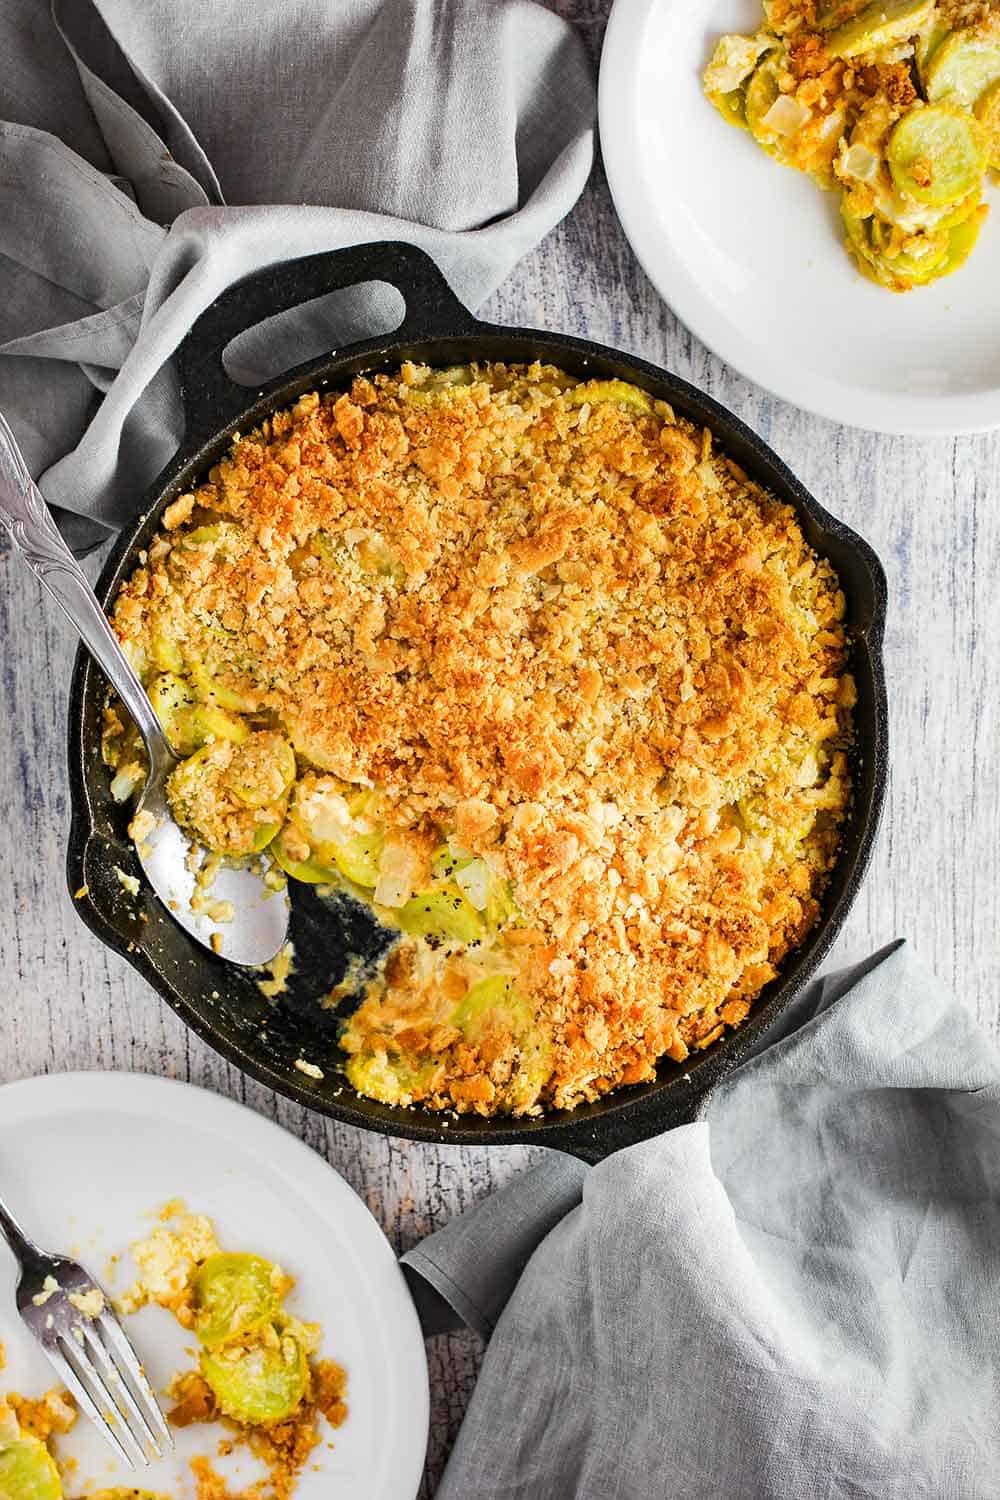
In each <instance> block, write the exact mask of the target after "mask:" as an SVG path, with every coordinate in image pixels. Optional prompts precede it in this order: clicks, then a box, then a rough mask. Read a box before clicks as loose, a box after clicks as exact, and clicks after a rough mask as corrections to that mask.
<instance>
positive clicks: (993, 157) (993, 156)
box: [976, 79, 1000, 172]
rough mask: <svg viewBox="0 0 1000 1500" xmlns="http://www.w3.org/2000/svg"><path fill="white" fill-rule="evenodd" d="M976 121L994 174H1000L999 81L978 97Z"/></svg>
mask: <svg viewBox="0 0 1000 1500" xmlns="http://www.w3.org/2000/svg"><path fill="white" fill-rule="evenodd" d="M976 119H977V120H978V121H979V128H980V130H981V131H982V135H983V148H984V150H985V152H986V155H987V157H988V159H989V164H990V166H991V167H992V168H993V170H994V172H1000V79H998V80H997V82H996V83H994V84H991V86H990V87H989V88H988V89H987V90H986V91H985V93H983V94H982V95H980V98H979V101H978V103H977V104H976Z"/></svg>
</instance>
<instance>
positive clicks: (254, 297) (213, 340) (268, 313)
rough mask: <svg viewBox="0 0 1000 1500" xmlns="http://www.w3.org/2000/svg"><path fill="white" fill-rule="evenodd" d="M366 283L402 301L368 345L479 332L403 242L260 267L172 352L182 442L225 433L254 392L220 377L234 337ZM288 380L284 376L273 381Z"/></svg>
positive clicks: (421, 256)
mask: <svg viewBox="0 0 1000 1500" xmlns="http://www.w3.org/2000/svg"><path fill="white" fill-rule="evenodd" d="M366 281H384V282H387V283H388V285H389V286H392V287H395V288H396V290H397V291H398V292H400V293H401V294H402V297H403V300H404V302H405V303H406V312H405V314H404V317H403V321H402V323H401V324H400V326H399V328H397V329H396V331H395V332H394V333H392V334H388V335H386V334H382V335H381V336H380V337H379V338H378V339H375V340H372V344H373V347H377V346H378V345H379V344H384V343H386V342H387V341H391V342H392V343H393V344H396V343H405V342H407V341H412V342H420V341H422V340H424V339H426V338H433V337H435V336H436V335H439V334H440V335H445V334H462V333H468V332H471V331H472V330H473V329H474V328H475V327H476V326H477V324H476V320H475V318H474V317H473V316H472V314H471V313H470V312H469V309H468V308H467V307H466V306H465V304H464V303H463V302H461V301H460V300H459V298H458V297H457V296H456V295H455V293H454V292H453V291H452V289H451V287H450V286H449V285H448V282H447V280H446V279H445V277H444V275H443V273H442V272H441V271H440V270H439V269H438V267H437V265H436V264H435V263H434V261H433V260H432V259H431V257H430V256H429V255H428V254H426V252H425V251H423V250H419V249H418V248H417V246H416V245H409V244H406V243H405V242H403V241H401V240H379V241H376V242H374V243H372V244H367V245H349V246H347V247H345V248H344V249H342V250H326V251H323V252H321V253H320V254H318V255H305V256H302V257H301V258H300V259H298V260H286V261H279V262H278V263H277V264H275V265H272V266H265V267H264V268H263V269H262V270H260V271H254V272H253V274H252V275H250V276H246V277H244V279H243V280H242V281H237V282H236V283H235V284H234V285H233V286H231V287H228V288H227V290H226V291H224V292H223V293H222V295H221V296H219V297H216V299H215V301H214V302H212V303H211V304H210V305H209V306H208V307H206V309H205V311H204V312H203V313H202V314H201V316H200V317H199V318H197V319H196V320H195V322H194V323H193V324H192V326H191V328H190V330H189V331H188V333H187V335H186V337H185V338H184V340H183V341H182V343H181V344H180V346H179V348H178V350H177V369H178V374H179V376H180V384H181V399H182V401H183V403H184V420H185V427H186V431H187V437H188V441H189V442H191V441H193V440H194V441H196V440H197V438H198V436H199V435H200V434H204V435H205V436H208V434H210V433H215V432H217V431H219V429H220V428H222V427H225V426H226V425H227V423H228V422H230V421H231V420H233V419H234V418H235V417H237V416H239V415H240V413H241V412H242V411H245V410H246V407H247V405H248V404H249V402H250V401H251V400H252V398H253V395H254V394H256V393H255V392H253V391H251V390H248V389H247V387H246V386H243V385H237V384H236V382H235V381H233V380H230V378H229V376H228V375H227V374H226V371H225V368H224V366H223V363H222V356H223V353H224V351H225V349H226V347H227V345H229V344H230V343H232V341H233V339H234V338H236V337H237V336H238V335H239V334H241V333H245V332H246V331H247V329H248V328H253V327H254V326H255V325H256V324H258V323H262V322H263V321H264V320H265V319H266V318H271V317H273V316H274V315H275V314H276V313H281V312H287V311H288V310H289V309H290V308H293V307H298V306H299V305H300V304H301V303H303V302H310V301H312V300H314V299H315V298H317V297H322V296H325V295H326V294H328V293H330V292H337V291H342V290H344V289H346V288H347V287H351V286H359V285H361V284H362V283H364V282H366ZM353 347H356V348H361V347H363V344H360V345H354V346H353ZM331 352H332V351H331ZM287 378H288V372H286V373H285V374H283V375H281V376H280V377H279V380H287Z"/></svg>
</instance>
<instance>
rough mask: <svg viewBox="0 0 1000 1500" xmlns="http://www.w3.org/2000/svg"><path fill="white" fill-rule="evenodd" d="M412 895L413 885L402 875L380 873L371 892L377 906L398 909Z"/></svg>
mask: <svg viewBox="0 0 1000 1500" xmlns="http://www.w3.org/2000/svg"><path fill="white" fill-rule="evenodd" d="M412 895H413V886H412V884H411V882H410V881H409V880H407V879H405V878H404V877H403V876H402V875H380V876H379V878H378V884H377V885H376V887H375V890H374V892H373V900H374V901H375V904H376V905H377V906H389V907H392V908H393V909H398V908H399V907H401V906H405V905H406V903H407V901H409V899H410V897H411V896H412Z"/></svg>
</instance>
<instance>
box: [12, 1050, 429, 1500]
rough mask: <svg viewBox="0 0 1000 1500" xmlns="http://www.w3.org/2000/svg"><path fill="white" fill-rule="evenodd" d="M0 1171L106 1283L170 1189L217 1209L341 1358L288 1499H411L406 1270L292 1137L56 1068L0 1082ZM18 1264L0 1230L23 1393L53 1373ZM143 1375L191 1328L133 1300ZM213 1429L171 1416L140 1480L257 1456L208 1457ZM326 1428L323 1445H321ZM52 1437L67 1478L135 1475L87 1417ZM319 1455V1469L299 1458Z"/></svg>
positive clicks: (180, 1351) (245, 1475) (31, 1220)
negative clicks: (337, 1391)
mask: <svg viewBox="0 0 1000 1500" xmlns="http://www.w3.org/2000/svg"><path fill="white" fill-rule="evenodd" d="M0 1184H2V1188H3V1192H4V1194H5V1195H6V1196H7V1198H8V1199H9V1201H10V1204H11V1207H12V1208H13V1209H14V1211H15V1212H16V1213H17V1214H18V1215H19V1217H20V1218H21V1220H22V1222H23V1224H24V1226H25V1228H26V1229H27V1230H28V1231H29V1233H31V1234H32V1235H33V1237H34V1238H36V1239H37V1240H38V1241H39V1242H40V1243H41V1244H42V1245H43V1246H44V1247H45V1248H46V1249H54V1250H61V1251H67V1252H69V1253H70V1254H73V1255H76V1256H78V1257H79V1259H81V1260H82V1261H83V1263H84V1265H86V1266H87V1268H88V1270H90V1271H91V1272H92V1274H94V1275H95V1276H96V1277H97V1278H98V1280H100V1281H101V1282H102V1283H103V1284H104V1285H105V1287H107V1288H108V1290H110V1291H111V1293H112V1294H113V1295H114V1294H115V1293H117V1292H120V1291H122V1290H124V1288H125V1287H126V1286H127V1285H128V1284H129V1283H130V1281H131V1280H132V1279H133V1278H134V1275H135V1269H136V1268H135V1266H134V1265H133V1264H132V1261H131V1258H130V1256H129V1255H128V1254H127V1253H125V1254H124V1255H122V1259H121V1262H120V1264H119V1266H118V1267H117V1275H116V1276H115V1278H114V1279H111V1278H109V1276H108V1274H107V1267H108V1260H109V1257H110V1256H111V1255H112V1254H114V1253H121V1252H122V1251H126V1252H127V1246H128V1245H129V1243H130V1242H131V1241H133V1240H135V1239H137V1238H140V1237H141V1236H143V1235H145V1234H147V1233H148V1232H149V1230H150V1229H151V1228H152V1227H153V1225H154V1223H155V1210H156V1209H158V1208H159V1207H162V1205H163V1204H164V1203H166V1202H168V1201H169V1200H170V1199H171V1198H175V1197H183V1198H184V1200H185V1202H186V1204H187V1206H188V1208H189V1209H191V1210H192V1211H200V1212H204V1213H207V1214H208V1215H209V1216H210V1217H211V1218H212V1219H213V1220H214V1221H215V1223H216V1226H217V1228H218V1231H219V1238H220V1240H221V1242H222V1244H223V1246H224V1247H226V1248H230V1249H234V1250H253V1251H258V1252H259V1253H260V1254H262V1255H264V1256H267V1257H268V1258H269V1259H273V1260H276V1261H278V1262H279V1263H280V1264H281V1265H282V1266H283V1267H284V1268H285V1269H286V1270H287V1271H289V1272H290V1273H291V1274H292V1275H294V1277H295V1278H296V1282H297V1285H296V1288H295V1291H294V1292H293V1293H292V1295H291V1296H290V1298H289V1300H288V1306H289V1307H290V1308H291V1309H292V1310H293V1311H294V1312H296V1313H297V1314H299V1315H300V1316H301V1317H303V1318H306V1319H313V1320H315V1321H317V1322H319V1323H321V1324H322V1327H323V1333H324V1341H323V1347H322V1351H321V1353H322V1355H323V1357H325V1358H330V1359H335V1360H337V1361H338V1363H340V1364H342V1365H344V1367H345V1368H346V1370H347V1374H348V1385H347V1401H348V1407H349V1415H348V1417H347V1420H346V1422H345V1423H344V1425H343V1426H342V1427H340V1428H338V1430H337V1431H336V1432H334V1433H331V1432H330V1429H329V1428H327V1427H325V1430H324V1434H323V1441H322V1442H321V1444H320V1446H319V1447H318V1448H317V1449H316V1450H315V1453H314V1454H313V1456H312V1458H311V1459H310V1461H309V1463H308V1464H307V1465H306V1468H305V1469H304V1471H303V1473H302V1476H301V1478H300V1480H299V1485H298V1489H297V1491H296V1500H359V1497H360V1496H364V1500H411V1497H412V1496H413V1495H414V1494H415V1493H416V1491H417V1488H418V1486H419V1483H420V1476H421V1471H422V1468H423V1461H424V1454H425V1450H426V1446H427V1423H428V1390H427V1363H426V1358H425V1355H424V1346H423V1340H422V1338H421V1333H420V1327H419V1324H418V1322H417V1316H416V1313H415V1311H414V1308H413V1303H412V1302H411V1300H410V1296H409V1293H408V1291H407V1289H406V1283H405V1281H404V1279H403V1276H402V1273H401V1271H400V1269H399V1266H398V1264H397V1262H396V1258H395V1256H394V1255H393V1253H392V1250H391V1248H390V1246H389V1244H388V1242H387V1241H386V1239H385V1236H384V1235H383V1234H382V1231H381V1229H380V1228H379V1227H378V1225H377V1224H376V1222H375V1220H374V1219H373V1218H372V1216H371V1214H370V1213H369V1212H368V1210H367V1208H365V1206H364V1204H363V1203H362V1202H361V1200H360V1199H359V1198H358V1197H357V1195H356V1194H355V1193H354V1192H353V1191H352V1189H351V1188H350V1187H348V1185H347V1183H346V1182H345V1181H344V1180H343V1178H342V1177H340V1176H338V1175H337V1173H336V1172H335V1171H333V1169H332V1168H331V1167H329V1166H327V1164H326V1163H325V1162H324V1161H322V1160H321V1159H320V1157H318V1156H317V1155H315V1153H314V1152H312V1151H310V1150H309V1148H308V1147H307V1146H304V1145H303V1144H302V1143H301V1142H300V1141H297V1140H296V1139H295V1138H294V1137H293V1136H291V1135H289V1134H288V1133H287V1132H286V1131H284V1130H282V1129H280V1127H279V1126H277V1125H274V1124H272V1123H271V1122H270V1121H269V1120H265V1119H262V1118H261V1117H260V1116H259V1115H255V1114H253V1113H251V1111H250V1110H247V1109H244V1108H243V1107H242V1106H241V1105H238V1104H234V1103H232V1102H231V1101H230V1100H228V1099H222V1098H219V1097H218V1096H217V1095H215V1094H209V1093H206V1092H204V1091H203V1090H202V1089H196V1088H192V1087H190V1086H189V1085H187V1084H182V1083H174V1082H171V1081H169V1080H167V1079H162V1078H151V1077H147V1076H145V1075H141V1074H125V1073H66V1074H61V1075H60V1074H55V1075H49V1076H48V1077H44V1078H32V1079H28V1080H26V1081H25V1082H21V1083H12V1084H8V1085H7V1086H6V1087H4V1088H0ZM15 1283H16V1272H15V1269H14V1267H13V1263H12V1261H11V1258H10V1257H9V1256H8V1255H7V1253H6V1250H5V1248H4V1247H3V1244H2V1241H0V1340H2V1341H3V1343H4V1345H5V1346H6V1352H7V1368H6V1369H5V1370H4V1372H3V1374H0V1391H2V1390H19V1391H21V1392H23V1393H26V1394H30V1395H39V1394H41V1392H43V1391H44V1390H47V1389H48V1388H49V1387H50V1386H51V1385H53V1384H54V1383H55V1382H54V1380H53V1378H52V1371H51V1368H50V1366H49V1365H48V1362H47V1361H46V1359H45V1357H44V1355H43V1354H42V1353H41V1352H40V1350H38V1349H37V1348H36V1346H35V1345H34V1342H33V1341H32V1339H31V1338H30V1336H29V1335H28V1334H26V1333H25V1331H24V1330H23V1328H22V1327H21V1324H20V1323H19V1321H18V1319H17V1316H16V1313H15V1312H14V1310H13V1307H14V1300H13V1299H14V1287H15ZM125 1326H126V1327H127V1328H128V1330H129V1332H130V1334H131V1336H132V1339H133V1342H134V1343H135V1345H136V1347H137V1349H138V1350H139V1351H140V1353H141V1354H142V1356H143V1358H144V1361H145V1364H146V1368H147V1371H148V1372H149V1375H150V1378H151V1379H152V1381H153V1384H154V1387H155V1388H156V1389H158V1390H160V1389H162V1388H163V1387H164V1386H165V1385H166V1384H167V1383H168V1382H169V1380H170V1378H171V1376H172V1375H173V1374H174V1373H175V1372H176V1371H177V1370H178V1369H183V1368H189V1367H190V1365H191V1363H192V1361H191V1358H190V1355H185V1353H184V1350H185V1348H189V1347H190V1345H191V1342H192V1341H191V1337H190V1335H185V1334H184V1332H183V1331H182V1330H181V1328H180V1327H179V1326H178V1324H177V1323H176V1322H175V1321H174V1319H173V1318H172V1317H171V1315H170V1314H169V1313H167V1312H164V1311H163V1310H162V1309H161V1308H145V1309H143V1311H142V1312H141V1313H139V1314H138V1315H137V1316H135V1317H132V1318H128V1319H126V1323H125ZM220 1435H221V1429H216V1428H211V1427H201V1428H193V1429H189V1430H188V1431H187V1432H185V1433H179V1434H178V1435H177V1437H178V1453H177V1456H176V1457H172V1458H170V1459H168V1460H165V1461H164V1462H163V1463H160V1464H156V1465H155V1466H153V1467H151V1468H150V1469H148V1470H147V1471H145V1477H144V1478H143V1480H142V1483H143V1484H144V1485H148V1487H149V1488H150V1489H152V1490H160V1489H162V1490H164V1491H165V1492H166V1493H167V1494H170V1495H176V1496H185V1495H190V1494H192V1493H193V1489H194V1486H193V1483H192V1480H191V1476H190V1472H189V1470H188V1468H187V1462H186V1460H187V1458H189V1457H190V1456H192V1455H193V1454H195V1453H204V1454H207V1455H208V1456H209V1457H210V1458H211V1461H212V1462H213V1464H215V1465H216V1466H217V1467H218V1469H219V1470H220V1472H224V1473H226V1474H227V1475H228V1476H229V1477H230V1478H231V1480H232V1481H233V1482H234V1483H236V1484H238V1485H242V1484H245V1483H247V1482H248V1481H249V1480H250V1479H251V1478H252V1477H256V1476H257V1475H258V1474H260V1473H261V1472H262V1471H261V1470H260V1469H259V1467H258V1466H257V1464H256V1463H255V1461H254V1460H252V1459H250V1458H246V1459H244V1460H243V1461H242V1462H241V1463H240V1464H239V1465H237V1464H234V1462H233V1461H232V1460H225V1461H224V1460H220V1459H218V1458H216V1457H215V1456H214V1455H215V1448H216V1440H217V1439H218V1437H219V1436H220ZM328 1439H332V1442H333V1448H332V1449H330V1448H328V1447H327V1440H328ZM60 1442H61V1447H60V1449H59V1451H60V1452H61V1453H62V1454H68V1453H72V1454H73V1455H74V1456H75V1457H77V1458H79V1460H80V1467H79V1469H78V1470H77V1471H76V1473H75V1475H74V1481H73V1490H72V1493H74V1494H82V1493H84V1492H85V1490H86V1488H87V1483H88V1481H89V1482H90V1483H91V1484H95V1485H96V1484H98V1483H100V1484H102V1485H109V1484H115V1483H118V1484H123V1483H129V1484H135V1483H137V1482H139V1481H138V1479H137V1477H136V1475H135V1472H134V1471H131V1470H129V1471H126V1470H123V1469H121V1468H117V1469H116V1468H115V1464H114V1459H113V1458H112V1456H111V1454H110V1452H109V1450H108V1449H107V1448H106V1447H105V1445H104V1443H103V1442H102V1440H101V1439H100V1437H98V1435H97V1434H96V1433H95V1432H94V1431H93V1430H91V1429H90V1426H89V1423H88V1422H87V1421H86V1420H85V1419H82V1418H81V1419H80V1420H79V1421H78V1423H77V1426H76V1429H75V1430H74V1432H73V1433H72V1434H71V1436H70V1437H68V1438H65V1439H62V1440H60ZM313 1464H317V1465H318V1466H319V1469H320V1472H318V1473H317V1472H314V1471H313V1468H312V1465H313Z"/></svg>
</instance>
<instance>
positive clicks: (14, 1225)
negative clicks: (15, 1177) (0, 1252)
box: [0, 1198, 41, 1270]
mask: <svg viewBox="0 0 1000 1500" xmlns="http://www.w3.org/2000/svg"><path fill="white" fill-rule="evenodd" d="M0 1235H2V1236H3V1238H4V1239H5V1240H6V1241H7V1243H8V1245H9V1246H10V1248H11V1250H12V1251H13V1253H14V1256H15V1258H16V1259H17V1260H18V1262H19V1263H20V1266H21V1269H22V1270H24V1269H25V1267H27V1266H28V1265H29V1264H30V1262H31V1261H34V1260H37V1259H38V1258H39V1256H40V1255H41V1251H40V1250H39V1248H38V1246H37V1245H36V1244H34V1243H33V1242H32V1241H31V1240H29V1238H28V1236H27V1235H26V1234H25V1232H24V1230H23V1229H22V1228H21V1226H20V1224H19V1223H18V1222H17V1220H16V1219H15V1218H14V1215H13V1214H12V1213H11V1211H10V1209H9V1208H8V1207H7V1205H6V1203H4V1201H3V1199H2V1198H0Z"/></svg>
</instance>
